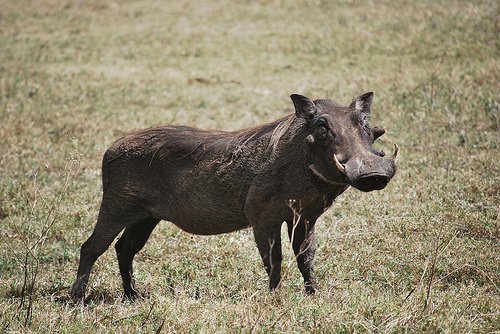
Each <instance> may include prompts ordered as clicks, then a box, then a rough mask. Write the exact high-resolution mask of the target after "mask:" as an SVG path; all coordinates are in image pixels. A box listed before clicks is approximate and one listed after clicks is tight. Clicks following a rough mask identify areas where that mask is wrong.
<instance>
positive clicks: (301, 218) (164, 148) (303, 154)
mask: <svg viewBox="0 0 500 334" xmlns="http://www.w3.org/2000/svg"><path fill="white" fill-rule="evenodd" d="M291 98H292V100H293V102H294V105H295V111H296V112H295V114H293V115H290V116H287V117H285V118H282V119H279V120H276V121H274V122H271V123H268V124H264V125H261V126H257V127H253V128H249V129H245V130H241V131H235V132H222V131H203V130H198V129H194V128H190V127H183V126H164V127H157V128H152V129H147V130H144V131H140V132H137V133H134V134H130V135H128V136H125V137H123V138H121V139H119V140H118V141H117V142H115V143H114V144H113V145H112V146H111V147H110V148H109V149H108V150H107V151H106V153H105V155H104V159H103V165H102V178H103V198H102V203H101V208H100V211H99V217H98V220H97V225H96V227H95V230H94V232H93V233H92V235H91V236H90V238H89V239H88V240H87V241H86V242H85V243H84V244H83V245H82V249H81V258H80V265H79V268H78V274H77V279H76V282H75V284H74V285H73V289H72V291H71V294H72V296H73V298H75V299H78V298H82V297H83V296H84V292H85V288H86V285H87V282H88V279H89V275H90V271H91V268H92V266H93V264H94V262H95V261H96V260H97V258H98V257H99V256H100V255H101V254H102V253H103V252H104V251H105V250H106V249H107V248H108V247H109V245H110V244H111V242H112V241H113V240H114V238H115V237H116V236H117V235H118V234H119V233H120V232H121V231H122V230H123V229H125V231H124V233H123V235H122V236H121V238H120V239H119V241H118V242H117V243H116V246H115V248H116V252H117V256H118V262H119V267H120V273H121V276H122V279H123V288H124V290H125V295H126V296H128V297H131V296H133V295H135V293H136V292H135V289H134V285H133V279H132V260H133V258H134V255H135V254H136V253H137V252H138V251H139V250H140V249H141V248H142V247H143V246H144V244H145V243H146V241H147V240H148V238H149V236H150V234H151V232H152V231H153V229H154V228H155V226H156V225H157V224H158V222H159V221H160V220H167V221H170V222H172V223H174V224H175V225H177V226H178V227H180V228H181V229H183V230H185V231H187V232H190V233H194V234H220V233H228V232H232V231H236V230H239V229H243V228H247V227H251V228H252V229H253V231H254V235H255V241H256V243H257V247H258V249H259V252H260V255H261V256H262V259H263V262H264V267H265V269H266V271H267V273H268V274H269V278H270V281H269V287H270V289H275V288H276V287H278V286H279V284H280V280H281V274H280V272H281V259H282V255H281V239H280V238H281V237H280V231H281V225H282V224H283V222H286V223H287V225H288V230H289V235H290V238H291V240H292V246H293V249H294V252H295V254H296V256H297V264H298V267H299V269H300V271H301V273H302V275H303V277H304V281H305V286H306V291H307V292H308V293H314V292H315V291H316V288H317V284H316V280H315V278H314V273H313V259H314V252H315V246H314V225H315V222H316V220H317V218H318V217H319V216H320V215H321V214H322V213H323V212H325V211H326V210H327V209H328V208H329V207H330V205H331V204H332V202H333V200H334V199H335V198H336V197H337V196H338V195H340V194H341V193H342V192H344V191H345V190H346V189H347V188H348V187H349V185H353V186H354V187H357V188H358V189H360V190H363V191H371V190H378V189H382V188H384V187H385V186H386V184H387V183H388V182H389V180H390V179H391V178H392V177H393V176H394V173H395V172H396V164H395V158H394V159H390V158H383V156H384V154H383V152H381V151H379V150H376V149H374V148H372V146H371V145H372V143H373V142H374V140H375V139H376V138H377V137H379V136H381V135H382V134H383V133H384V130H383V129H378V128H375V129H371V128H370V126H369V125H368V123H367V121H366V118H367V116H368V115H369V112H370V106H371V102H372V98H373V93H366V94H363V95H361V96H360V97H358V98H357V99H356V100H354V102H353V103H352V104H351V105H350V106H349V107H342V106H339V105H338V104H337V103H335V102H333V101H329V100H316V101H314V102H312V101H311V100H310V99H308V98H307V97H304V96H301V95H292V96H291Z"/></svg>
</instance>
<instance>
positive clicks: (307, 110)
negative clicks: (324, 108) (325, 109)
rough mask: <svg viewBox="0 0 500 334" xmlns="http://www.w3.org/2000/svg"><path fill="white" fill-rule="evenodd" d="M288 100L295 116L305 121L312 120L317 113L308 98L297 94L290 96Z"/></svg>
mask: <svg viewBox="0 0 500 334" xmlns="http://www.w3.org/2000/svg"><path fill="white" fill-rule="evenodd" d="M290 98H291V99H292V101H293V104H294V106H295V116H297V117H300V118H305V119H306V120H310V119H313V118H314V116H316V113H317V112H318V109H316V106H315V105H314V103H313V101H311V99H309V98H308V97H305V96H303V95H299V94H292V95H290Z"/></svg>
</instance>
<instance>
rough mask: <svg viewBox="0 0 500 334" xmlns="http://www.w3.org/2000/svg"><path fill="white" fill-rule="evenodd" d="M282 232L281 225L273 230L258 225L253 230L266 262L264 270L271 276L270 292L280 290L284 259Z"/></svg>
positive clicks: (261, 254)
mask: <svg viewBox="0 0 500 334" xmlns="http://www.w3.org/2000/svg"><path fill="white" fill-rule="evenodd" d="M263 225H264V224H263ZM280 230H281V229H280V225H278V226H277V227H274V226H273V227H271V228H270V227H268V226H266V225H264V226H262V225H257V226H254V228H253V232H254V235H255V242H256V243H257V248H258V249H259V253H260V256H261V257H262V261H263V262H264V268H265V269H266V271H267V274H268V275H269V289H270V290H274V289H276V288H278V287H279V285H280V282H281V261H282V259H283V257H282V254H281V231H280Z"/></svg>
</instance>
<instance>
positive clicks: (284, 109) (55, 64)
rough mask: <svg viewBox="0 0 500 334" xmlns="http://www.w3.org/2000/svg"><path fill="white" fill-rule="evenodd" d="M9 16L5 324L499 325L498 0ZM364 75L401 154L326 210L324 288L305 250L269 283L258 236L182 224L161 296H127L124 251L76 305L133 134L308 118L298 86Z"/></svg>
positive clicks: (67, 6) (33, 9)
mask: <svg viewBox="0 0 500 334" xmlns="http://www.w3.org/2000/svg"><path fill="white" fill-rule="evenodd" d="M0 22H1V24H0V124H1V125H0V222H1V224H2V229H1V231H0V236H1V238H2V247H1V248H0V326H1V327H0V328H1V329H0V330H2V331H4V332H37V333H38V332H82V331H87V332H112V333H116V332H127V333H129V332H162V333H170V332H172V333H173V332H177V333H185V332H204V333H206V332H210V333H217V332H221V333H222V332H224V333H226V332H237V333H238V332H240V333H268V332H283V333H284V332H318V333H322V332H324V333H332V332H334V333H351V332H451V333H464V332H482V333H488V332H489V333H495V332H499V331H500V321H499V320H498V319H500V311H499V310H500V271H499V263H500V185H499V184H500V183H499V176H500V163H499V161H500V153H499V147H500V101H499V92H500V61H499V59H500V54H499V50H500V39H499V37H498V36H499V35H500V23H499V5H498V3H497V1H488V0H481V1H476V2H469V1H459V0H456V1H453V0H447V1H441V2H435V1H419V2H405V1H396V0H384V1H378V2H369V1H320V0H318V1H314V0H310V1H308V0H303V1H295V2H291V1H280V0H277V1H271V2H267V1H253V2H250V1H248V2H245V1H242V2H234V1H227V0H220V1H212V2H204V1H177V2H175V3H174V2H167V1H164V2H161V1H160V2H155V1H148V0H146V1H118V2H104V3H103V2H101V1H63V2H60V1H50V0H40V1H22V0H21V1H4V2H1V3H0ZM365 91H374V92H375V94H376V95H375V102H374V107H373V116H372V120H371V124H372V125H377V126H383V127H385V128H386V129H387V131H388V132H387V134H386V135H384V137H382V138H381V140H380V142H379V143H378V144H377V147H378V148H381V149H384V150H386V151H390V150H391V147H392V144H393V143H394V142H397V143H398V144H399V146H400V147H401V159H400V164H399V167H400V169H399V171H398V174H397V177H396V178H395V179H394V180H393V181H392V182H391V184H390V185H389V186H388V187H387V188H386V189H384V190H383V191H381V192H376V193H369V194H360V193H359V192H357V191H355V190H353V189H351V190H349V191H348V192H347V193H346V194H345V195H344V196H343V197H341V198H339V200H338V201H337V202H336V203H335V204H334V206H333V207H332V209H331V210H330V211H329V212H328V213H327V214H325V215H324V217H322V219H321V222H320V223H319V225H318V240H317V242H318V252H317V260H316V263H317V270H316V271H317V275H318V281H319V284H320V286H321V288H322V289H321V291H320V293H319V294H317V295H316V296H315V297H312V298H311V297H307V296H305V295H304V293H303V287H302V281H301V278H300V276H299V273H298V270H296V269H295V268H294V266H293V265H292V270H291V271H290V273H289V274H288V276H287V279H286V281H285V282H284V286H283V288H282V289H281V290H280V291H278V292H276V293H269V292H267V277H266V275H265V272H264V270H263V269H262V266H261V262H260V258H259V256H258V252H257V250H256V247H255V245H254V242H253V236H252V234H251V231H240V232H237V233H233V234H229V235H223V236H212V237H201V236H191V235H188V234H186V233H183V232H180V231H179V230H178V229H176V228H175V227H173V226H172V225H171V224H169V223H165V222H164V223H161V224H160V226H159V227H158V228H157V230H156V231H155V233H154V235H153V236H152V238H151V240H150V241H149V243H148V244H147V245H146V247H145V249H144V250H143V251H142V252H141V253H140V254H138V256H137V258H136V262H135V266H136V272H137V282H138V285H139V288H141V290H142V291H144V292H146V293H147V294H148V297H146V298H145V299H143V300H140V301H138V302H135V303H129V302H122V301H121V282H120V281H119V274H118V268H117V264H116V259H115V256H114V254H113V253H114V252H113V251H108V252H107V253H105V255H103V256H102V257H101V258H100V259H99V261H98V262H97V263H96V266H95V267H94V270H93V274H92V276H91V282H90V288H89V297H90V298H89V305H88V306H87V307H84V308H81V307H79V306H76V305H73V304H72V303H71V302H70V301H69V299H68V291H69V288H70V286H71V284H72V283H73V279H74V276H75V272H76V267H77V261H78V252H79V247H80V245H81V243H82V242H83V241H84V240H85V239H86V238H87V237H88V236H89V235H90V233H91V231H92V229H93V225H94V223H95V218H96V215H97V210H98V206H99V201H100V191H101V190H100V189H101V188H100V161H101V157H102V154H103V152H104V150H105V149H106V148H107V147H108V146H109V145H110V144H111V143H112V142H113V141H114V140H115V139H117V138H118V137H120V136H121V135H123V134H125V133H127V132H129V131H133V130H137V129H142V128H146V127H149V126H153V125H158V124H184V125H191V126H198V127H202V128H218V129H226V130H232V129H237V128H242V127H247V126H251V125H255V124H261V123H263V122H267V121H271V120H274V119H276V118H278V117H282V116H284V115H286V114H288V113H291V112H292V104H291V102H290V101H289V100H288V96H289V95H290V94H292V93H300V94H305V95H308V96H310V97H311V98H333V99H335V100H337V101H338V102H340V103H343V104H347V103H349V102H350V101H351V99H352V98H353V97H355V96H357V95H359V94H360V93H363V92H365ZM284 239H285V240H286V239H287V238H285V237H284ZM287 249H288V251H286V250H287ZM289 249H290V246H289V244H287V243H286V242H285V266H287V265H288V264H289V263H290V261H293V257H292V256H291V253H292V252H291V250H289ZM30 282H32V283H33V284H32V285H29V284H27V283H30Z"/></svg>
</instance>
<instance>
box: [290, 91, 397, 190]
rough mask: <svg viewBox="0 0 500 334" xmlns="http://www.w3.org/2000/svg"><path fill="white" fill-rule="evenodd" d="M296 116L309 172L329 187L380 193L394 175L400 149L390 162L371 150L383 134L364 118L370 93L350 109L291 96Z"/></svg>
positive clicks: (368, 113) (367, 111)
mask: <svg viewBox="0 0 500 334" xmlns="http://www.w3.org/2000/svg"><path fill="white" fill-rule="evenodd" d="M291 98H292V101H293V103H294V105H295V111H296V116H297V117H300V118H304V119H305V120H306V121H307V123H306V125H305V127H304V129H305V133H304V140H305V142H306V145H307V146H308V150H307V151H308V161H309V169H310V170H311V171H312V172H313V173H314V174H315V175H316V176H317V177H319V178H320V179H321V180H322V181H324V182H326V183H330V184H337V185H338V184H349V185H352V186H353V187H355V188H357V189H359V190H362V191H372V190H380V189H383V188H384V187H385V186H386V185H387V184H388V183H389V181H390V180H391V178H392V177H393V176H394V174H395V173H396V161H397V157H398V151H399V148H398V146H397V145H396V144H395V145H394V146H395V153H394V156H392V158H385V157H384V156H385V153H384V152H382V151H380V150H377V149H374V148H373V147H372V144H373V142H374V141H375V140H376V139H377V138H378V137H380V136H381V135H383V134H384V133H385V130H384V129H381V128H371V127H370V126H369V125H368V121H367V118H368V116H369V115H370V107H371V104H372V101H373V93H372V92H369V93H365V94H363V95H360V96H359V97H358V98H356V99H355V100H354V101H353V102H352V103H351V105H350V106H349V107H342V106H340V105H338V104H337V103H335V102H333V101H330V100H316V101H314V102H313V101H311V100H310V99H309V98H307V97H305V96H302V95H295V94H294V95H292V96H291Z"/></svg>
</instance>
